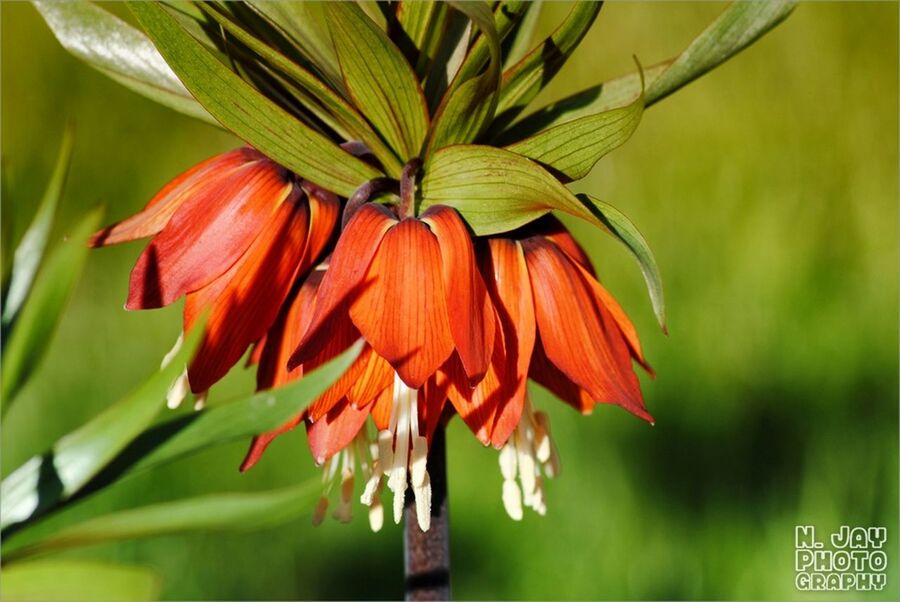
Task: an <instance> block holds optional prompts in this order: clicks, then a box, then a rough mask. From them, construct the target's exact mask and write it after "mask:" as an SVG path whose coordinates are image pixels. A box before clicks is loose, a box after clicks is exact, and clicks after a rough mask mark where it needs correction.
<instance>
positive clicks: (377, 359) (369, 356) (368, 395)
mask: <svg viewBox="0 0 900 602" xmlns="http://www.w3.org/2000/svg"><path fill="white" fill-rule="evenodd" d="M366 352H368V353H366ZM363 353H364V354H366V357H365V368H364V369H363V371H362V372H361V373H360V374H359V375H357V377H356V378H355V380H354V382H353V384H352V385H350V388H349V389H347V401H349V402H350V403H352V404H353V405H354V406H356V407H358V408H361V407H363V406H365V405H366V404H368V403H369V402H371V401H373V400H374V399H375V398H376V397H377V396H378V394H379V393H381V392H382V391H384V390H385V389H386V388H388V387H392V386H393V383H394V369H393V368H391V365H390V364H389V363H387V361H386V360H385V359H384V358H383V357H381V356H380V355H378V354H377V353H375V351H374V350H372V348H371V347H368V346H367V347H366V349H365V350H364V351H363ZM360 358H361V359H362V356H360Z"/></svg>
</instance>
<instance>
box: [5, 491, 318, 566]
mask: <svg viewBox="0 0 900 602" xmlns="http://www.w3.org/2000/svg"><path fill="white" fill-rule="evenodd" d="M321 492H322V485H321V483H320V481H319V479H313V480H310V481H307V482H305V483H302V484H300V485H295V486H293V487H287V488H284V489H276V490H272V491H263V492H253V493H238V492H235V493H216V494H211V495H203V496H197V497H192V498H188V499H183V500H177V501H173V502H164V503H160V504H150V505H147V506H143V507H140V508H134V509H130V510H123V511H120V512H114V513H111V514H106V515H103V516H99V517H97V518H94V519H89V520H86V521H84V522H82V523H79V524H76V525H73V526H71V527H67V528H64V529H62V530H60V531H58V532H56V533H54V534H52V535H50V536H48V537H45V538H43V539H38V540H37V541H31V540H30V539H31V538H30V537H29V533H28V532H21V533H19V534H17V535H16V536H15V537H13V538H11V539H10V540H9V541H8V543H7V546H6V547H5V550H4V557H5V558H6V559H12V560H15V559H18V558H25V557H29V556H34V555H35V554H44V553H48V552H59V551H62V550H67V549H71V548H76V547H81V546H86V545H92V544H97V543H103V542H108V541H119V540H123V539H138V538H145V537H158V536H161V535H173V534H178V533H189V532H193V531H223V530H230V531H250V530H254V529H262V528H265V527H272V526H275V525H278V524H281V523H284V522H287V521H289V520H291V519H293V518H295V517H297V516H300V515H301V514H303V513H305V512H308V511H309V510H310V509H311V508H312V507H313V506H314V505H315V503H316V501H317V500H318V499H319V496H320V495H321Z"/></svg>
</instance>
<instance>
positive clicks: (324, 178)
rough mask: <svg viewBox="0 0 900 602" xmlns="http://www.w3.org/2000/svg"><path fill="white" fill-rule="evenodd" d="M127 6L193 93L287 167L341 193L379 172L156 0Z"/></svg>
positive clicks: (228, 125) (226, 123)
mask: <svg viewBox="0 0 900 602" xmlns="http://www.w3.org/2000/svg"><path fill="white" fill-rule="evenodd" d="M129 6H130V7H131V10H132V11H133V12H134V13H135V15H136V16H137V17H138V20H139V21H140V22H141V25H142V26H143V27H144V29H145V31H146V32H147V35H148V36H149V37H150V39H151V40H153V42H154V43H155V44H156V45H157V47H158V48H159V50H160V52H161V53H162V55H163V56H164V57H165V59H166V61H167V62H168V63H169V65H170V66H171V67H172V68H173V69H174V70H175V72H176V73H177V74H178V75H179V77H180V78H181V80H182V81H183V82H184V84H185V85H186V86H187V87H188V89H189V90H190V91H191V93H192V94H193V95H194V96H195V97H196V98H197V99H198V100H199V101H200V103H201V104H203V106H204V107H205V108H206V109H207V110H208V111H209V112H210V114H211V115H213V116H214V117H215V118H216V119H218V120H219V122H220V123H222V125H224V126H225V127H226V128H228V129H229V130H231V131H232V132H234V133H235V134H236V135H237V136H239V137H240V138H243V139H244V140H245V141H247V142H248V143H249V144H250V145H252V146H254V147H255V148H256V149H258V150H259V151H260V152H262V153H263V154H265V155H266V156H268V157H269V158H271V159H272V160H273V161H276V162H278V163H279V164H281V165H283V166H284V167H286V168H288V169H290V170H291V171H294V172H296V173H297V174H298V175H300V176H301V177H303V178H306V179H308V180H310V181H312V182H314V183H316V184H318V185H319V186H322V187H323V188H326V189H328V190H331V191H333V192H335V193H337V194H339V195H341V196H348V197H349V196H350V195H351V194H353V192H354V191H355V190H356V189H357V188H358V187H359V186H360V185H361V184H362V183H364V182H366V181H368V180H371V179H373V178H375V177H378V176H379V175H381V174H380V172H379V171H378V170H376V169H375V168H373V167H372V166H370V165H368V164H367V163H365V162H363V161H360V160H359V159H357V158H356V157H353V156H352V155H350V154H349V153H346V152H344V151H343V150H341V149H340V147H338V146H337V145H336V144H335V143H334V142H332V141H331V140H329V139H328V138H326V137H325V136H323V135H322V134H319V133H318V132H315V131H313V130H311V129H310V128H308V127H306V126H305V125H303V124H302V123H300V122H299V121H297V120H296V119H294V118H293V117H291V116H290V115H289V114H288V113H286V112H285V111H284V110H283V109H282V108H281V107H279V106H278V105H277V104H275V103H274V102H272V101H271V100H269V99H268V98H266V97H265V96H263V95H262V94H260V93H259V92H258V91H256V90H255V89H254V88H253V87H252V86H250V85H249V84H248V83H247V82H245V81H244V80H242V79H241V78H240V77H239V76H237V75H236V74H235V73H234V72H233V71H231V69H229V68H228V67H226V66H225V65H223V64H222V63H221V62H219V60H218V59H216V57H214V56H213V55H212V54H210V53H209V51H208V50H207V49H206V48H205V47H204V46H203V45H202V44H201V43H200V42H198V41H197V40H195V39H194V38H193V37H191V35H190V34H189V33H187V32H186V31H185V30H184V29H183V28H182V27H181V26H180V25H179V24H178V22H177V21H176V20H175V19H174V18H173V17H172V16H171V15H169V14H168V13H167V12H166V10H165V9H164V8H163V7H161V6H159V5H158V4H154V3H152V2H133V3H130V4H129Z"/></svg>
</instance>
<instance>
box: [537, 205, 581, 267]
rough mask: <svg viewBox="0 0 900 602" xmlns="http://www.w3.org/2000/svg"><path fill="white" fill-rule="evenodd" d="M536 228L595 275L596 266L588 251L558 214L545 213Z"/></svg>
mask: <svg viewBox="0 0 900 602" xmlns="http://www.w3.org/2000/svg"><path fill="white" fill-rule="evenodd" d="M536 229H537V231H538V232H539V233H540V235H541V236H543V237H544V238H546V239H549V240H551V241H553V242H554V243H556V246H558V247H559V248H560V249H562V250H563V251H565V252H566V254H567V255H568V256H569V257H571V258H572V259H573V260H575V263H577V264H578V265H580V266H581V267H583V268H584V269H585V270H587V271H588V272H589V273H590V274H591V275H594V266H592V265H591V260H590V259H589V258H588V256H587V253H585V252H584V249H582V248H581V245H579V244H578V241H576V240H575V239H574V238H573V237H572V235H571V234H570V233H569V231H568V230H567V229H566V227H565V225H563V223H562V222H561V221H559V220H558V219H557V218H556V216H554V215H552V214H548V215H545V216H544V217H542V218H541V219H540V220H538V225H537V227H536Z"/></svg>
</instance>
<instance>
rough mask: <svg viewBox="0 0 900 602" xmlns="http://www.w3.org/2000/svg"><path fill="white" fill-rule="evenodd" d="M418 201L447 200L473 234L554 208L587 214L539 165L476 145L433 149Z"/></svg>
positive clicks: (525, 220) (516, 223)
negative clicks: (433, 152)
mask: <svg viewBox="0 0 900 602" xmlns="http://www.w3.org/2000/svg"><path fill="white" fill-rule="evenodd" d="M422 196H423V198H422V205H421V208H422V209H425V208H427V207H429V206H431V205H437V204H441V205H449V206H450V207H453V208H455V209H456V210H457V211H459V212H460V213H461V214H462V216H463V217H464V218H465V219H466V221H467V222H468V223H469V225H470V226H471V227H472V229H473V230H474V232H475V234H476V235H479V236H484V235H488V234H497V233H500V232H506V231H509V230H513V229H515V228H518V227H519V226H523V225H525V224H527V223H528V222H530V221H532V220H534V219H537V218H538V217H540V216H542V215H544V214H545V213H549V212H550V211H551V210H553V209H559V210H560V211H564V212H566V213H570V214H572V215H577V216H579V217H582V218H585V219H589V220H590V219H591V213H590V212H589V211H588V210H587V209H586V208H585V207H584V205H583V204H582V203H581V202H580V201H578V199H576V198H575V196H574V195H572V193H571V192H569V190H568V189H567V188H566V187H565V186H563V185H562V184H561V183H560V182H559V181H558V180H557V179H556V178H554V177H553V176H552V175H550V174H549V173H547V171H546V170H544V169H543V168H542V167H541V166H540V165H538V164H537V163H534V162H533V161H531V160H530V159H527V158H525V157H523V156H521V155H518V154H516V153H514V152H511V151H508V150H503V149H499V148H494V147H491V146H481V145H476V144H470V145H464V144H460V145H455V146H448V147H446V148H442V149H441V150H439V151H437V152H436V153H435V154H434V156H433V157H432V159H431V161H429V162H428V163H427V164H426V170H425V176H424V178H423V180H422Z"/></svg>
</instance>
